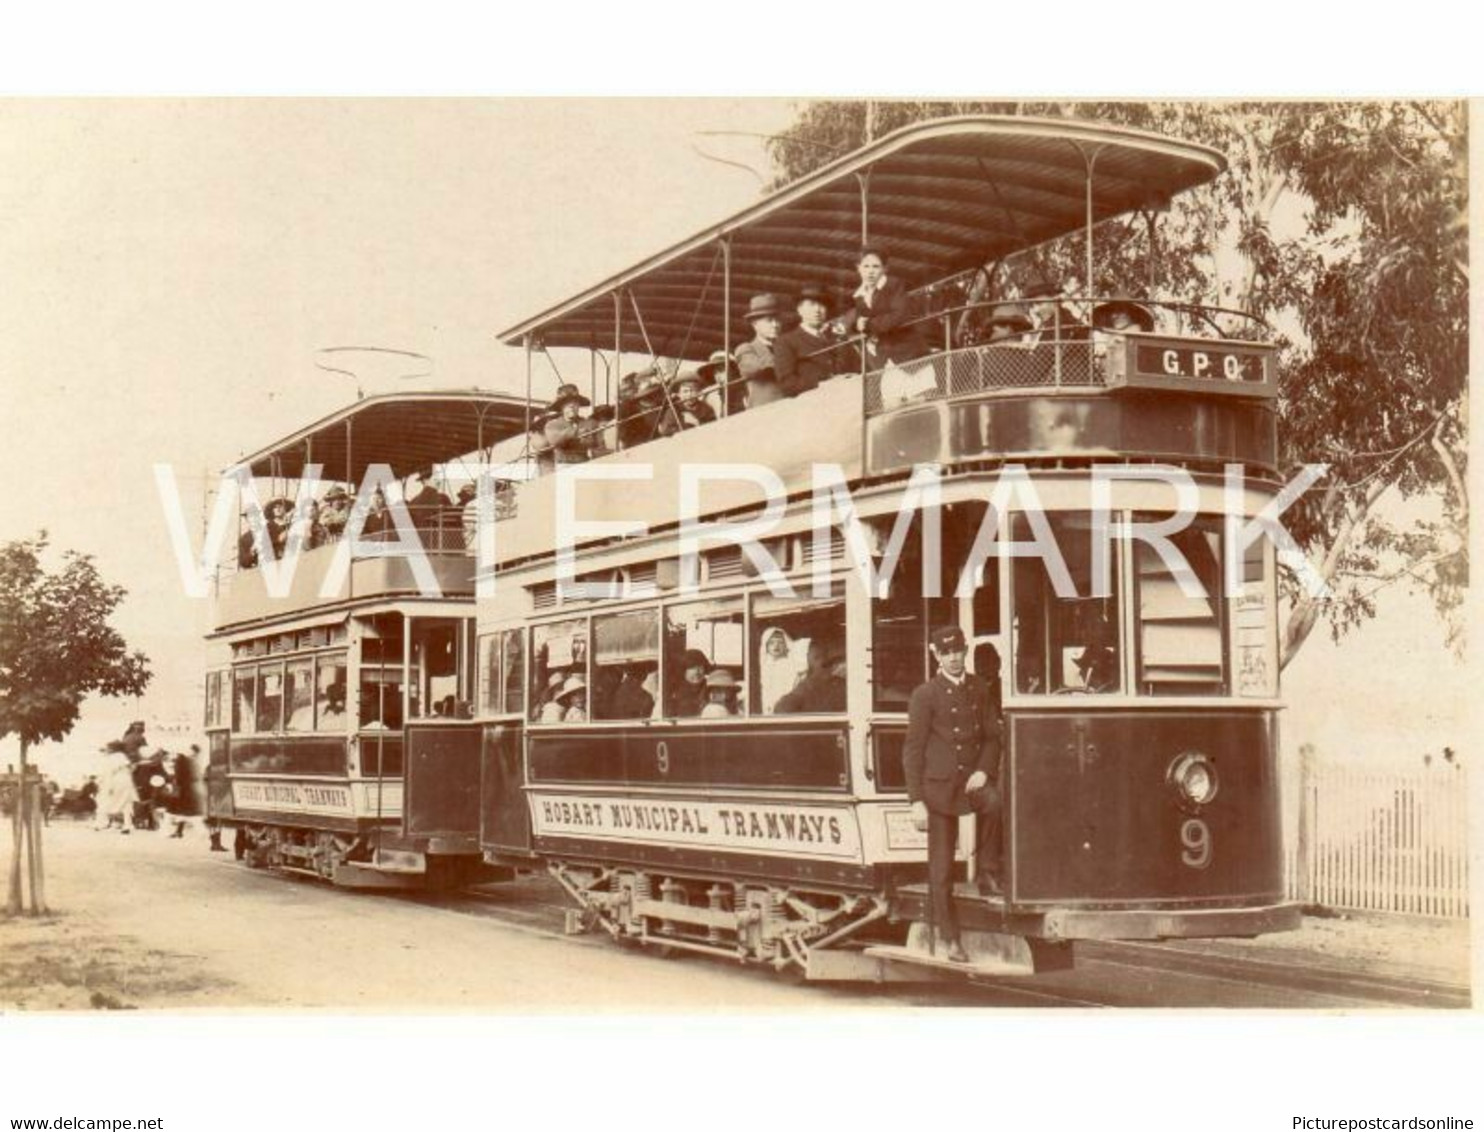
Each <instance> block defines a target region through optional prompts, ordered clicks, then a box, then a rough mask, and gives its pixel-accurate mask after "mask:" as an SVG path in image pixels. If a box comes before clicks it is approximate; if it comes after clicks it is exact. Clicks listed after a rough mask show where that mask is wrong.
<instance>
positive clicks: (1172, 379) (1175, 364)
mask: <svg viewBox="0 0 1484 1132" xmlns="http://www.w3.org/2000/svg"><path fill="white" fill-rule="evenodd" d="M1272 357H1273V350H1272V347H1270V346H1267V345H1265V344H1259V343H1251V342H1228V341H1223V340H1213V341H1208V342H1200V343H1193V342H1191V341H1190V340H1189V339H1178V338H1149V337H1146V336H1144V335H1140V336H1139V337H1138V338H1136V339H1135V338H1130V339H1128V340H1127V341H1126V342H1125V344H1124V349H1123V350H1122V351H1115V352H1114V353H1113V354H1112V356H1110V358H1109V367H1108V384H1109V385H1111V386H1115V387H1118V386H1122V387H1125V388H1130V389H1171V390H1181V389H1183V390H1190V391H1193V392H1200V393H1213V394H1218V395H1223V394H1224V395H1229V396H1235V397H1274V396H1276V395H1277V392H1278V390H1277V386H1276V383H1275V382H1274V381H1273V373H1272V365H1273V362H1272Z"/></svg>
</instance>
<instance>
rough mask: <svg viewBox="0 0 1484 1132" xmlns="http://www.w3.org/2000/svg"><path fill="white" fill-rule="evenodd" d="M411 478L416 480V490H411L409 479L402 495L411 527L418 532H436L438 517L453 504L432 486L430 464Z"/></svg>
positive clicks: (431, 468) (414, 473)
mask: <svg viewBox="0 0 1484 1132" xmlns="http://www.w3.org/2000/svg"><path fill="white" fill-rule="evenodd" d="M412 476H413V477H416V478H417V480H418V484H417V490H416V491H413V490H412V487H413V485H412V483H411V479H412V477H409V482H408V483H407V486H406V488H405V489H404V490H403V494H402V498H403V499H405V500H406V501H407V510H408V511H409V513H410V514H411V515H412V525H413V526H415V527H416V528H417V529H418V531H419V532H427V531H436V530H437V529H438V523H439V518H440V516H441V515H442V513H443V512H444V511H445V510H446V509H447V508H449V507H452V506H453V504H452V503H450V502H449V500H448V496H446V495H444V494H443V492H441V491H439V490H438V488H437V487H435V486H434V484H433V467H432V465H431V464H428V465H425V466H423V467H421V468H419V469H418V470H417V471H415V472H413V473H412Z"/></svg>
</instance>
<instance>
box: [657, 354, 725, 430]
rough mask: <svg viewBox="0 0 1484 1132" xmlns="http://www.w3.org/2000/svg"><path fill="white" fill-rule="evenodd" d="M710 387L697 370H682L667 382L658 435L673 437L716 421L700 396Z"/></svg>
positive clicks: (713, 414) (713, 411)
mask: <svg viewBox="0 0 1484 1132" xmlns="http://www.w3.org/2000/svg"><path fill="white" fill-rule="evenodd" d="M708 385H710V382H709V381H706V380H705V379H704V378H702V377H701V374H700V372H699V371H698V370H683V371H681V372H680V373H677V374H676V375H675V376H674V377H672V378H671V379H670V381H669V386H668V389H667V392H668V393H669V396H668V398H667V402H668V403H667V404H666V405H665V414H664V416H663V418H661V420H660V435H661V436H674V435H675V434H676V433H677V432H683V431H684V430H685V429H688V428H698V427H700V426H701V425H703V424H710V423H711V422H712V421H714V420H715V419H716V410H714V409H713V408H712V407H711V406H710V405H708V404H706V402H705V401H703V400H701V394H702V392H703V391H704V390H705V388H706V386H708Z"/></svg>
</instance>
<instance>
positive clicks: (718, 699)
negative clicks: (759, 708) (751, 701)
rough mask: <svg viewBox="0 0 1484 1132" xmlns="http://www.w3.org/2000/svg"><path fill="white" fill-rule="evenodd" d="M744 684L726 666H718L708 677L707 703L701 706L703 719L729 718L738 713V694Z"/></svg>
mask: <svg viewBox="0 0 1484 1132" xmlns="http://www.w3.org/2000/svg"><path fill="white" fill-rule="evenodd" d="M741 689H742V685H741V684H739V683H737V678H736V677H735V676H733V675H732V674H731V673H730V672H728V671H727V670H726V669H724V668H718V669H717V670H716V671H715V672H712V673H710V674H709V675H708V676H707V677H706V703H705V705H704V706H703V707H702V708H701V718H702V719H728V718H730V717H731V716H734V715H736V714H737V694H738V692H740V691H741Z"/></svg>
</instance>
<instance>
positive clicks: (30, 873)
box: [21, 779, 40, 916]
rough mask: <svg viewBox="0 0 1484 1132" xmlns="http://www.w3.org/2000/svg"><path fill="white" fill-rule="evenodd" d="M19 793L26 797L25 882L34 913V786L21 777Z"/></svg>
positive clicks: (36, 832)
mask: <svg viewBox="0 0 1484 1132" xmlns="http://www.w3.org/2000/svg"><path fill="white" fill-rule="evenodd" d="M21 795H22V797H24V798H25V799H26V817H25V822H26V884H27V886H28V887H29V888H30V889H31V915H33V916H34V915H36V839H37V837H39V836H40V833H39V832H38V830H37V829H36V816H37V815H36V809H37V801H38V799H37V798H36V788H35V787H34V786H33V785H32V784H31V783H30V782H29V781H27V780H25V779H22V785H21Z"/></svg>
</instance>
